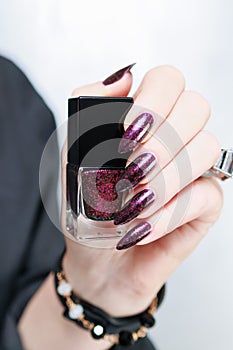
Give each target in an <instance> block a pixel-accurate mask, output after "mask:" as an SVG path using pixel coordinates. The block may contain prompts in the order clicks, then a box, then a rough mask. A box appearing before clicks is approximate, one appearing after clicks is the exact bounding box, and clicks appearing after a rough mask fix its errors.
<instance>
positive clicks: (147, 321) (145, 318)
mask: <svg viewBox="0 0 233 350" xmlns="http://www.w3.org/2000/svg"><path fill="white" fill-rule="evenodd" d="M140 321H141V324H142V326H144V327H146V328H151V327H153V326H154V324H155V319H154V317H153V316H152V315H150V314H148V313H147V312H144V313H143V314H142V316H141V317H140Z"/></svg>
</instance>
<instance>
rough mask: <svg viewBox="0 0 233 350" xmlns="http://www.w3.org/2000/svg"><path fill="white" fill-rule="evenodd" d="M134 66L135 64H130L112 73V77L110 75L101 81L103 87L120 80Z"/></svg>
mask: <svg viewBox="0 0 233 350" xmlns="http://www.w3.org/2000/svg"><path fill="white" fill-rule="evenodd" d="M135 64H136V63H133V64H130V65H129V66H127V67H124V68H122V69H120V70H118V71H117V72H115V73H113V74H112V75H110V77H108V78H106V79H105V80H104V81H103V84H104V85H110V84H113V83H115V82H116V81H118V80H120V79H121V78H122V77H123V76H124V75H125V73H127V72H129V71H130V69H131V68H132V67H133V66H134V65H135Z"/></svg>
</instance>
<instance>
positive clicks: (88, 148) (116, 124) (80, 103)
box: [68, 96, 133, 168]
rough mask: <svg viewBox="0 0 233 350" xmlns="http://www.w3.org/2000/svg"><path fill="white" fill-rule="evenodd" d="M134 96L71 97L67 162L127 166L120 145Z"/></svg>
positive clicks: (95, 165)
mask: <svg viewBox="0 0 233 350" xmlns="http://www.w3.org/2000/svg"><path fill="white" fill-rule="evenodd" d="M132 105H133V98H131V97H99V96H97V97H95V96H80V97H77V98H76V97H75V98H70V99H69V100H68V116H69V119H68V163H71V164H73V165H75V166H77V167H78V168H79V167H80V166H81V167H98V168H100V167H111V168H112V167H125V165H126V162H127V158H128V156H129V155H130V153H131V152H129V153H128V154H127V153H126V154H124V155H122V154H120V153H119V152H118V146H119V142H120V138H121V137H122V136H123V134H124V120H125V117H126V114H127V113H128V111H129V110H130V108H131V107H132Z"/></svg>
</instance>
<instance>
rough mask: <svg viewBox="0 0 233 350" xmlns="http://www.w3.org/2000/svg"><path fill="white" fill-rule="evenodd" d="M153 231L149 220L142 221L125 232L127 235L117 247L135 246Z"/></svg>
mask: <svg viewBox="0 0 233 350" xmlns="http://www.w3.org/2000/svg"><path fill="white" fill-rule="evenodd" d="M151 231H152V225H151V224H150V223H149V222H146V221H145V222H141V223H140V224H138V225H137V226H135V227H133V228H132V229H131V230H129V231H128V232H127V233H126V234H125V236H124V237H123V238H122V239H121V240H120V241H119V242H118V244H117V246H116V249H117V250H123V249H127V248H130V247H133V246H134V245H135V244H137V243H138V242H140V241H141V240H142V239H143V238H145V237H146V236H148V235H149V234H150V233H151Z"/></svg>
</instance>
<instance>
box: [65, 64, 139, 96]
mask: <svg viewBox="0 0 233 350" xmlns="http://www.w3.org/2000/svg"><path fill="white" fill-rule="evenodd" d="M134 65H135V63H133V64H131V65H129V66H127V67H124V68H122V69H120V70H118V71H117V72H115V73H113V74H112V75H110V76H109V77H108V78H106V79H105V80H104V81H98V82H96V83H93V84H89V85H85V86H82V87H80V88H77V89H75V90H74V91H73V93H72V96H73V97H78V96H117V97H122V96H127V95H128V93H129V91H130V89H131V86H132V81H133V79H132V74H131V72H130V69H131V68H132V67H133V66H134Z"/></svg>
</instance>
